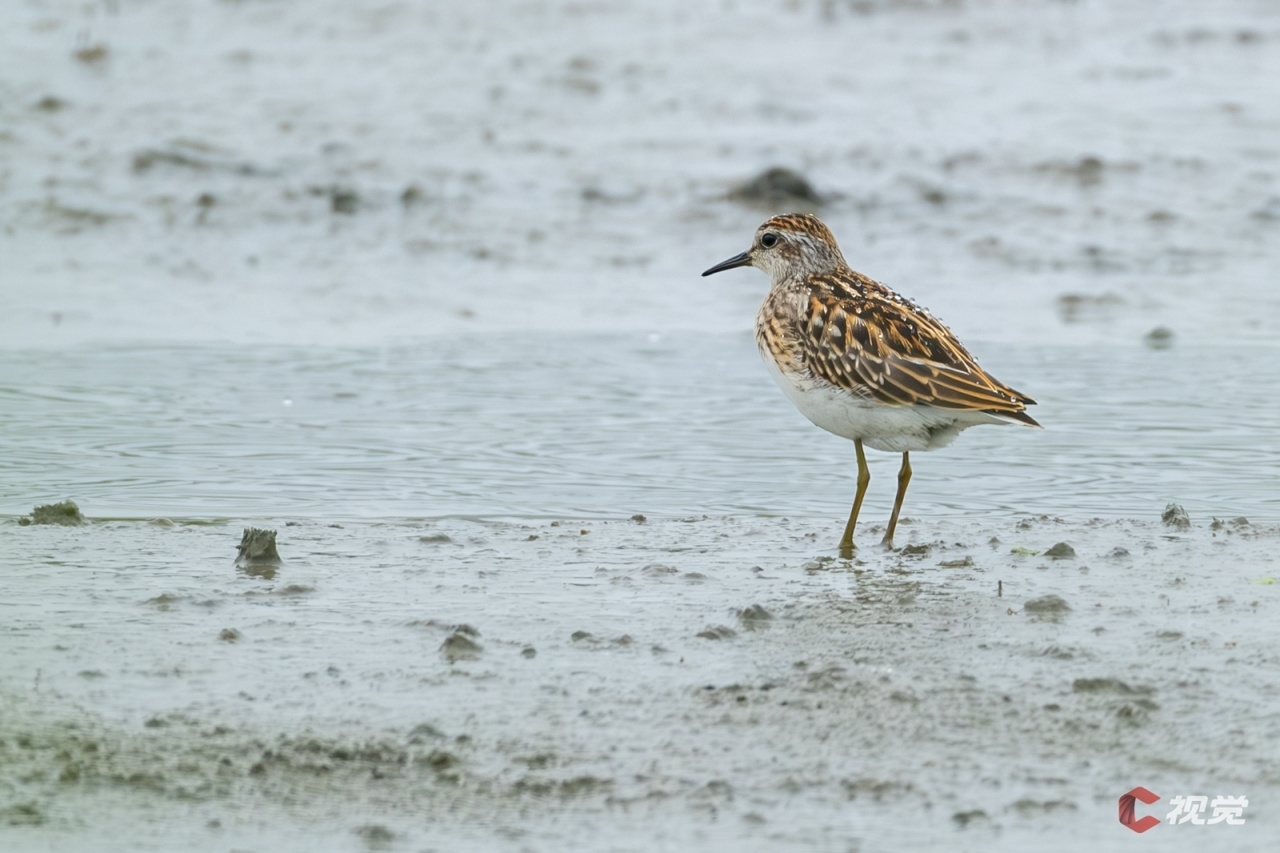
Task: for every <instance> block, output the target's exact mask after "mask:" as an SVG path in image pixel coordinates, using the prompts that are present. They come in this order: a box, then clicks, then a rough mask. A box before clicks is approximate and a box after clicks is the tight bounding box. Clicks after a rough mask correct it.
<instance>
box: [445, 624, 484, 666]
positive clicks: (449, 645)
mask: <svg viewBox="0 0 1280 853" xmlns="http://www.w3.org/2000/svg"><path fill="white" fill-rule="evenodd" d="M465 627H468V626H465V625H464V626H460V627H459V629H458V630H455V631H454V632H453V633H452V634H450V635H449V636H448V637H445V640H444V642H443V643H441V644H440V654H441V655H443V656H444V658H445V660H447V661H449V663H453V662H454V661H458V660H477V659H479V657H480V653H481V652H482V651H484V647H483V646H481V645H480V644H479V643H477V642H476V641H475V640H473V639H471V637H473V636H475V633H474V632H475V629H474V628H472V629H471V631H470V632H468V631H464V630H462V628H465Z"/></svg>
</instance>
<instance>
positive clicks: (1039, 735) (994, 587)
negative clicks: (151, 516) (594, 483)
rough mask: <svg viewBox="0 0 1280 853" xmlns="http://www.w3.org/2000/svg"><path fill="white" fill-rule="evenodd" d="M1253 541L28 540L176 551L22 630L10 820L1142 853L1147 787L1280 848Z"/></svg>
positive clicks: (1277, 663) (1249, 529) (996, 531)
mask: <svg viewBox="0 0 1280 853" xmlns="http://www.w3.org/2000/svg"><path fill="white" fill-rule="evenodd" d="M1157 510H1158V507H1156V508H1153V510H1152V515H1153V516H1154V515H1156V512H1157ZM1238 521H1239V523H1235V524H1229V523H1226V522H1223V523H1221V524H1217V525H1212V526H1211V525H1209V524H1203V523H1202V524H1198V525H1193V526H1191V527H1189V528H1180V529H1177V530H1171V529H1170V528H1168V527H1166V526H1165V525H1164V524H1163V523H1162V522H1161V521H1160V520H1159V519H1158V518H1152V519H1151V520H1148V521H1124V520H1115V521H1103V520H1084V521H1071V520H1065V519H1061V518H1051V517H1025V518H1022V519H1012V520H1009V521H1007V522H999V523H995V524H984V523H983V522H981V521H978V520H974V521H970V522H963V523H957V522H954V521H952V522H928V521H922V520H916V521H912V522H908V523H904V525H903V534H904V535H903V536H902V537H901V539H902V543H901V545H902V546H901V547H900V548H899V549H898V550H896V551H885V550H883V549H881V548H879V547H867V548H865V549H864V550H861V551H859V552H858V553H857V555H856V556H855V558H854V559H852V560H841V559H837V558H835V557H834V556H832V553H833V550H831V551H828V550H827V549H824V548H822V547H821V543H823V542H824V541H826V540H827V539H830V538H831V537H832V536H833V535H834V534H835V533H838V531H835V530H834V528H832V527H830V525H819V524H816V523H814V522H813V521H797V520H794V519H786V518H749V517H700V518H691V519H683V520H680V519H669V518H654V517H652V516H650V517H649V518H648V519H647V520H646V522H645V523H644V524H637V523H635V522H633V521H623V520H619V521H601V520H598V519H596V520H573V519H564V520H563V521H561V520H553V521H542V522H526V523H499V522H470V521H462V520H453V521H450V520H440V521H435V522H417V523H414V522H400V523H385V522H382V523H345V524H343V525H342V526H341V527H332V526H328V525H321V524H316V523H313V522H307V521H305V520H295V523H294V524H293V526H292V527H290V531H291V537H292V539H291V541H294V542H295V545H294V548H295V549H296V550H297V552H298V553H297V557H296V559H292V560H290V561H289V562H288V563H286V564H285V565H284V566H283V567H282V570H281V572H280V574H279V575H278V576H276V577H275V578H273V579H267V578H263V577H252V576H248V575H245V574H243V573H237V572H234V571H233V570H231V568H230V567H228V565H227V564H226V563H225V562H221V561H220V560H218V559H217V558H216V554H217V553H218V552H220V551H221V550H222V549H223V548H224V547H225V533H226V528H227V527H228V526H229V525H213V526H209V525H187V524H184V523H182V522H181V521H179V522H176V523H175V524H174V525H172V526H170V527H157V526H155V525H150V524H146V523H144V522H124V521H113V522H101V523H97V524H95V525H94V526H93V528H92V530H91V531H90V532H87V533H86V532H85V531H67V532H65V533H63V532H62V528H53V527H50V528H28V529H26V530H24V531H23V532H22V534H21V536H19V535H18V534H17V533H16V527H13V526H11V527H10V531H11V533H10V534H6V537H7V538H8V540H9V541H10V542H11V547H10V548H9V549H7V553H6V555H5V557H4V558H3V561H2V562H3V564H4V565H3V566H0V568H3V570H4V571H5V572H6V573H12V572H14V571H15V570H17V569H18V567H20V566H25V565H41V557H40V555H41V554H44V553H47V552H48V551H49V550H50V549H56V550H59V551H63V550H65V548H64V547H61V546H63V545H65V542H63V541H61V537H70V536H74V537H76V541H78V542H83V540H84V538H85V537H86V536H90V537H96V538H98V539H99V540H100V541H98V542H97V543H96V545H95V548H94V550H93V553H94V554H95V555H96V554H99V553H119V552H120V551H121V550H122V549H121V547H120V546H121V545H122V544H123V543H125V542H128V543H130V550H131V551H132V552H134V553H137V554H141V555H145V556H144V557H139V558H135V559H130V560H129V561H128V571H127V576H126V575H122V574H121V573H120V571H123V570H124V568H125V565H124V562H122V561H114V562H113V561H112V560H110V559H104V558H103V557H101V556H92V557H89V559H91V560H92V561H93V565H94V567H95V569H96V570H95V571H93V572H88V573H86V572H85V567H83V566H78V565H75V562H74V560H65V559H64V560H60V561H58V563H54V564H50V563H48V562H45V563H44V564H43V565H44V566H45V567H44V568H43V569H41V571H39V572H38V573H35V574H28V575H27V576H26V577H25V579H24V582H23V584H22V585H21V587H20V588H19V594H18V595H17V596H16V597H15V599H14V600H13V601H12V602H11V603H10V613H11V614H12V615H11V622H10V624H11V625H12V626H13V627H14V628H20V629H21V630H18V631H15V630H13V629H11V630H10V631H9V632H8V637H7V638H6V644H7V646H8V647H9V648H10V650H11V651H12V654H10V655H8V656H6V658H5V661H4V663H3V664H0V666H2V668H3V670H2V671H0V680H2V683H3V684H4V685H5V687H4V690H3V691H2V692H0V702H2V703H3V705H4V708H3V713H0V790H3V791H4V800H3V802H2V803H0V807H3V812H0V819H2V820H3V821H4V825H5V827H6V830H5V831H6V832H8V833H10V834H14V833H16V834H14V835H13V837H14V838H17V839H20V840H22V839H26V840H27V841H32V840H33V839H36V838H44V839H52V840H53V841H54V843H56V844H58V845H62V846H61V847H60V848H59V849H81V848H87V841H88V836H86V835H84V828H85V827H89V826H92V827H95V832H96V831H99V830H103V829H109V830H110V831H112V832H118V833H121V835H120V836H119V837H122V838H129V839H132V840H133V841H134V842H136V843H140V844H146V843H152V842H154V841H155V840H156V839H158V838H162V837H170V836H171V834H174V833H176V834H177V835H176V836H174V837H183V838H188V839H190V844H191V845H192V848H191V849H206V848H209V849H222V848H223V847H225V846H226V845H228V844H230V845H232V846H235V845H237V844H241V843H263V840H264V839H272V843H273V846H274V845H280V849H306V847H307V846H308V845H314V844H315V843H318V841H319V840H320V839H323V838H327V837H338V838H342V839H347V842H348V843H349V846H351V847H352V849H357V847H358V845H359V844H361V843H364V841H368V840H369V839H371V838H373V839H381V841H380V842H379V843H382V842H386V843H389V844H391V843H394V844H407V845H410V846H411V847H414V846H421V845H427V846H431V845H432V844H441V843H446V844H448V843H454V844H456V843H464V841H465V843H469V844H478V845H480V846H482V847H484V848H486V849H513V850H515V849H563V848H564V847H576V846H581V845H583V844H587V845H592V846H599V845H601V844H603V845H606V846H615V845H617V846H621V847H648V846H652V845H661V844H665V843H676V844H677V845H680V846H687V845H689V844H696V843H712V844H716V845H733V846H736V847H738V848H739V849H762V850H763V849H776V847H777V846H778V845H780V844H781V845H784V846H788V847H793V848H798V849H818V850H826V849H836V848H838V849H850V848H852V849H864V850H880V849H902V848H904V847H907V848H912V847H918V846H931V845H933V844H937V843H945V844H947V845H958V846H960V847H962V848H966V849H967V848H969V847H972V848H973V849H979V848H980V849H993V850H1002V849H1009V850H1013V849H1026V846H1027V845H1029V844H1031V845H1034V846H1036V847H1037V849H1047V850H1078V849H1079V844H1080V843H1081V842H1082V840H1083V841H1086V842H1088V843H1090V844H1091V845H1094V846H1101V847H1102V848H1103V849H1120V847H1119V846H1118V845H1119V843H1120V842H1127V841H1129V839H1127V838H1122V837H1118V836H1117V835H1116V830H1117V828H1118V827H1117V826H1116V824H1115V802H1116V798H1117V797H1118V796H1119V794H1121V793H1124V792H1125V791H1127V790H1128V789H1129V788H1131V787H1133V786H1134V785H1137V784H1142V785H1144V786H1146V787H1148V788H1150V789H1152V790H1156V791H1159V792H1161V793H1163V792H1164V791H1165V790H1166V789H1168V790H1169V791H1170V792H1172V791H1173V790H1174V789H1179V790H1180V789H1181V788H1197V790H1198V787H1205V788H1206V792H1208V790H1207V789H1208V787H1212V788H1213V789H1214V791H1216V790H1217V788H1231V789H1232V790H1233V791H1235V790H1236V789H1239V790H1240V791H1241V792H1244V793H1247V795H1248V796H1249V797H1250V801H1251V803H1256V804H1257V806H1258V807H1257V808H1256V809H1251V811H1250V813H1249V815H1248V816H1249V819H1250V821H1249V823H1247V824H1246V826H1244V827H1239V828H1232V833H1233V834H1231V835H1230V845H1225V846H1223V847H1222V848H1216V847H1214V846H1213V844H1209V845H1208V846H1207V847H1197V846H1196V844H1201V843H1203V838H1198V839H1191V841H1194V842H1195V843H1194V844H1193V843H1190V841H1188V842H1187V843H1186V845H1185V846H1178V843H1179V842H1180V839H1178V838H1177V837H1174V838H1171V839H1169V840H1167V842H1166V843H1168V844H1171V845H1172V846H1171V847H1170V848H1169V849H1188V850H1190V849H1228V847H1229V848H1230V849H1236V850H1263V849H1266V843H1268V842H1266V841H1265V839H1269V838H1273V837H1274V833H1275V832H1276V823H1275V819H1274V816H1273V813H1272V812H1271V811H1270V810H1268V809H1267V808H1266V805H1265V804H1267V803H1270V802H1275V801H1276V797H1277V795H1280V779H1278V778H1277V777H1276V775H1275V769H1274V768H1275V767H1276V766H1277V764H1278V763H1280V754H1278V753H1277V747H1276V746H1275V741H1274V739H1273V738H1271V736H1270V731H1269V723H1268V722H1267V721H1268V720H1269V719H1270V717H1271V716H1272V715H1273V714H1274V712H1275V709H1276V708H1277V707H1280V695H1278V694H1277V690H1276V686H1275V685H1276V684H1277V683H1280V660H1277V658H1276V656H1275V655H1274V653H1273V651H1272V647H1273V646H1274V645H1275V644H1276V642H1277V640H1280V637H1277V636H1276V628H1275V626H1276V625H1277V624H1280V622H1278V621H1277V617H1278V616H1280V597H1278V596H1280V593H1278V592H1277V590H1278V589H1280V586H1277V585H1276V584H1275V582H1274V577H1275V576H1276V575H1277V574H1280V557H1277V552H1276V544H1277V542H1280V529H1278V528H1276V527H1273V526H1266V525H1257V524H1250V523H1247V522H1244V521H1243V520H1238ZM12 524H13V523H12V522H10V525H12ZM33 534H34V537H41V538H33ZM584 534H585V535H584ZM446 538H447V541H448V542H451V543H459V544H453V545H452V546H446V547H445V548H444V550H441V543H444V542H445V541H446ZM1068 539H1069V540H1070V542H1071V543H1072V546H1071V547H1072V548H1073V550H1074V551H1075V554H1074V556H1073V557H1072V558H1070V559H1062V558H1055V557H1054V556H1053V555H1052V552H1053V550H1054V548H1055V547H1056V546H1053V547H1049V545H1050V544H1051V543H1055V542H1063V541H1065V540H1068ZM424 540H425V541H430V542H432V543H433V544H432V545H431V546H430V550H426V551H424V550H423V542H424ZM68 541H69V540H68ZM116 567H118V569H119V570H120V571H118V570H117V568H116ZM62 573H75V574H76V576H77V578H78V579H79V583H78V584H77V585H76V586H75V587H74V588H68V587H66V586H65V585H64V584H63V583H62V581H61V574H62ZM124 577H127V578H128V580H127V581H123V582H122V580H123V578H124ZM299 586H305V587H306V588H307V589H308V592H307V593H306V594H305V596H304V597H302V598H299V597H298V596H297V595H296V594H294V595H292V596H291V595H290V594H288V591H289V590H290V589H294V588H297V587H299ZM53 590H60V591H61V592H60V593H59V594H60V596H61V599H60V605H59V606H60V609H61V610H62V611H64V612H67V613H72V614H77V615H75V616H72V617H71V618H69V619H68V618H64V619H60V620H49V619H46V618H44V617H43V616H42V613H43V612H44V607H45V604H44V602H45V601H47V599H48V595H49V594H50V593H51V592H52V591H53ZM161 598H163V599H164V602H165V603H164V605H163V606H156V604H155V602H156V601H158V600H160V599H161ZM95 613H96V614H97V615H95ZM108 613H110V614H124V615H127V625H123V624H121V621H120V619H119V618H118V617H117V616H115V615H113V616H110V617H108V616H107V615H106V614H108ZM317 632H321V634H323V635H333V636H341V637H342V638H343V640H342V642H341V643H339V644H334V643H330V642H324V643H317V642H316V639H317V638H318V636H320V634H317ZM1197 786H1198V787H1197ZM266 814H269V815H272V818H271V820H272V821H273V823H274V824H275V829H274V830H264V829H263V828H262V827H261V826H260V825H259V824H258V821H259V820H260V818H261V817H262V816H263V815H266ZM370 827H374V829H371V828H370ZM1118 829H1119V830H1120V831H1121V832H1125V830H1124V829H1123V828H1122V827H1119V828H1118ZM1203 831H1204V832H1206V833H1207V832H1208V828H1205V829H1204V830H1203ZM276 833H278V835H279V837H278V838H276V837H275V834H276ZM335 834H336V835H335ZM1221 834H1222V835H1223V836H1225V835H1226V830H1225V829H1224V830H1222V831H1221ZM1169 835H1173V833H1169ZM1213 840H1214V839H1211V841H1213ZM340 846H341V845H340Z"/></svg>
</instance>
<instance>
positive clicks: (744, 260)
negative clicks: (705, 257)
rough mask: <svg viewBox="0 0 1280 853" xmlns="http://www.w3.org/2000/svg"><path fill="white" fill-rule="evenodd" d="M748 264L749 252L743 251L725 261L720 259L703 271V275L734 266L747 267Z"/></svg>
mask: <svg viewBox="0 0 1280 853" xmlns="http://www.w3.org/2000/svg"><path fill="white" fill-rule="evenodd" d="M749 266H751V253H750V252H743V253H742V254H741V255H734V256H733V257H732V258H730V259H729V260H727V261H721V262H720V263H718V264H716V265H715V266H714V267H712V268H711V269H709V270H707V271H706V272H704V273H703V275H704V276H708V275H711V274H712V273H716V272H724V271H725V270H731V269H733V268H734V267H749Z"/></svg>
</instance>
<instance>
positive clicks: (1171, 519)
mask: <svg viewBox="0 0 1280 853" xmlns="http://www.w3.org/2000/svg"><path fill="white" fill-rule="evenodd" d="M1160 520H1161V521H1163V522H1164V523H1165V525H1167V526H1168V527H1172V528H1174V529H1176V530H1190V529H1191V516H1189V515H1187V511H1186V510H1185V509H1183V508H1182V507H1181V506H1179V505H1178V504H1169V505H1168V506H1166V507H1165V508H1164V512H1162V513H1161V514H1160Z"/></svg>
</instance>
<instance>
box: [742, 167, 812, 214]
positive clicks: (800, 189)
mask: <svg viewBox="0 0 1280 853" xmlns="http://www.w3.org/2000/svg"><path fill="white" fill-rule="evenodd" d="M729 198H730V199H732V200H733V201H739V202H743V203H745V204H755V205H769V206H777V205H788V204H789V205H801V206H805V205H808V206H811V207H816V206H818V205H820V204H822V202H823V198H822V196H820V195H819V194H818V192H817V191H816V190H815V189H814V188H813V186H812V185H811V184H810V183H809V181H808V180H806V179H805V177H804V176H803V175H801V174H800V173H799V172H793V171H792V170H790V169H784V168H782V167H781V166H774V167H773V168H771V169H766V170H765V171H764V172H762V173H760V174H759V175H756V176H755V177H754V178H752V179H751V180H749V181H747V182H746V183H743V184H739V185H738V186H736V187H734V188H733V189H732V190H730V191H729Z"/></svg>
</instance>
